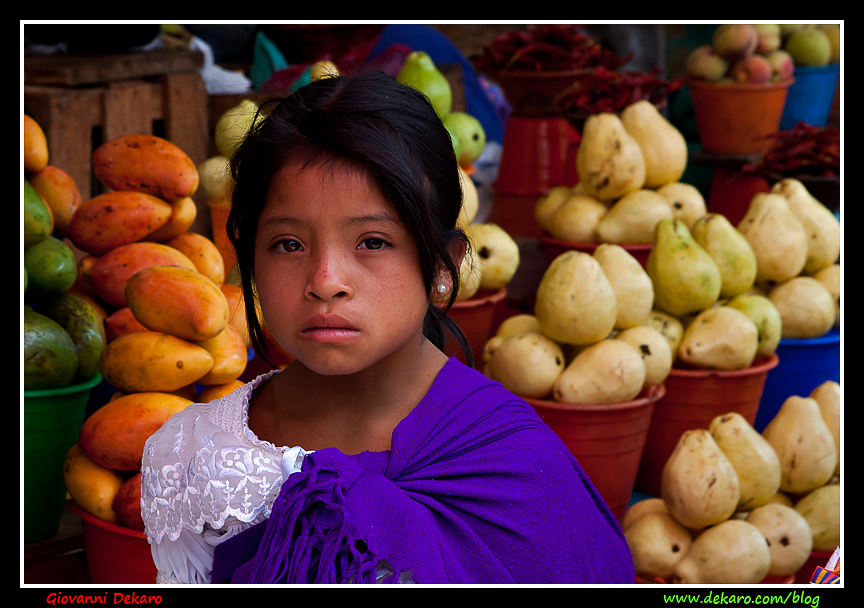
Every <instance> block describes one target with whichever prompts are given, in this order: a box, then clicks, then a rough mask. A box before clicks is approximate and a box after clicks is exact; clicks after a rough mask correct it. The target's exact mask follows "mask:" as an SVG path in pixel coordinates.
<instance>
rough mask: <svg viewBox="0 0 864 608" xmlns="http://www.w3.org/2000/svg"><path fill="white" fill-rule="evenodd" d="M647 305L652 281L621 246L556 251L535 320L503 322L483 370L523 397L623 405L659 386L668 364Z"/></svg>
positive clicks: (667, 346)
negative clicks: (588, 251)
mask: <svg viewBox="0 0 864 608" xmlns="http://www.w3.org/2000/svg"><path fill="white" fill-rule="evenodd" d="M653 303H654V289H653V286H652V284H651V279H650V277H649V276H648V274H647V272H646V271H645V269H644V268H643V267H642V265H641V264H640V263H639V262H638V261H637V260H636V258H634V257H633V256H632V255H631V254H630V253H629V252H628V251H627V250H625V249H624V248H623V247H621V246H620V245H616V244H613V243H604V244H601V245H600V246H598V247H597V249H596V250H595V251H594V253H593V254H588V253H583V252H580V251H572V250H571V251H567V252H565V253H562V254H561V255H559V256H558V257H557V258H555V259H554V260H553V261H552V263H551V264H550V265H549V267H548V268H547V270H546V271H545V273H544V275H543V277H542V280H541V282H540V285H539V286H538V290H537V296H536V301H535V308H534V314H533V315H517V316H514V317H510V318H508V319H505V320H504V322H502V323H501V325H500V326H499V328H498V330H497V332H496V335H494V336H493V337H492V338H490V339H489V341H488V342H487V343H486V348H485V353H484V372H485V373H486V374H487V375H488V376H489V377H490V378H493V379H495V380H498V381H499V382H501V383H502V384H503V385H505V386H506V387H507V388H509V389H510V390H511V391H513V392H514V393H516V394H518V395H522V396H524V397H531V398H538V399H542V398H549V397H551V398H552V399H554V400H556V401H559V402H566V403H581V404H586V403H588V404H605V403H620V402H625V401H629V400H631V399H633V398H635V397H636V396H637V395H639V393H640V392H642V391H643V390H645V389H646V388H647V387H648V386H657V385H660V384H662V383H663V381H664V380H665V379H666V376H667V375H668V373H669V370H670V368H671V365H672V351H671V347H670V344H669V342H668V340H667V338H666V337H665V336H664V335H663V334H662V333H661V331H660V330H659V329H657V328H656V327H655V326H654V325H653V323H652V316H653V315H652V306H653Z"/></svg>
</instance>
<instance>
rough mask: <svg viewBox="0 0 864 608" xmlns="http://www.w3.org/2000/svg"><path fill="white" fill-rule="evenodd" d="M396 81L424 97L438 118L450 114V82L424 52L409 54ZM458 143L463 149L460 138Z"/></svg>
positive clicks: (451, 102) (451, 99)
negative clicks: (427, 99)
mask: <svg viewBox="0 0 864 608" xmlns="http://www.w3.org/2000/svg"><path fill="white" fill-rule="evenodd" d="M396 79H397V80H399V81H400V82H403V83H405V84H407V85H409V86H412V87H414V88H415V89H417V90H418V91H420V92H421V93H423V94H424V95H426V97H428V98H429V101H430V102H431V103H432V106H433V107H434V108H435V111H436V112H437V113H438V116H439V117H440V118H442V119H443V118H444V117H446V116H447V115H448V114H450V110H451V108H452V106H453V89H452V87H451V86H450V81H448V80H447V77H446V76H444V74H442V73H441V71H440V70H439V69H438V68H437V67H436V65H435V62H434V61H432V58H431V57H430V56H429V54H428V53H426V52H425V51H413V52H411V53H410V54H409V55H408V57H407V58H406V59H405V62H404V63H403V64H402V67H401V68H400V69H399V72H398V73H397V74H396ZM460 143H461V145H462V146H463V147H464V145H465V142H461V137H460Z"/></svg>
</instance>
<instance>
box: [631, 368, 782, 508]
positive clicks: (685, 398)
mask: <svg viewBox="0 0 864 608" xmlns="http://www.w3.org/2000/svg"><path fill="white" fill-rule="evenodd" d="M778 362H779V357H778V356H777V355H776V354H772V355H771V356H770V357H768V358H767V359H763V360H761V361H757V362H756V363H754V364H753V365H751V366H750V367H748V368H747V369H742V370H730V371H724V370H691V369H677V368H673V369H672V370H671V371H670V372H669V375H668V376H667V377H666V381H665V383H664V384H665V386H666V394H665V395H664V396H663V398H662V399H659V400H658V401H657V404H656V405H655V407H654V416H653V417H652V418H651V428H650V429H649V431H648V438H647V440H646V442H645V449H644V452H643V454H642V462H641V463H640V465H639V475H638V477H637V479H636V489H637V490H639V491H640V492H643V493H645V494H648V495H650V496H660V494H661V492H660V488H661V483H660V479H661V475H662V473H663V467H664V466H665V465H666V461H667V460H668V459H669V456H671V455H672V451H673V450H674V449H675V446H676V445H677V443H678V440H679V439H680V438H681V435H682V434H683V433H684V431H687V430H690V429H699V428H701V429H705V428H708V425H709V424H710V423H711V421H712V420H713V419H714V418H715V417H716V416H720V415H722V414H726V413H729V412H738V413H739V414H741V415H742V416H743V417H744V418H745V419H746V420H747V421H748V422H749V423H750V424H754V423H755V421H756V413H757V411H758V410H759V402H760V400H761V398H762V392H763V390H764V388H765V380H766V378H767V376H768V372H769V371H770V370H772V369H774V368H775V367H776V366H777V364H778Z"/></svg>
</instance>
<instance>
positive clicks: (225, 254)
mask: <svg viewBox="0 0 864 608" xmlns="http://www.w3.org/2000/svg"><path fill="white" fill-rule="evenodd" d="M207 206H208V207H209V208H210V225H211V228H212V230H213V243H214V244H215V245H216V248H217V249H218V250H219V253H221V254H222V261H223V262H224V263H225V276H226V277H227V276H228V273H230V272H231V269H232V268H234V264H236V263H237V257H236V256H235V255H234V247H232V246H231V242H230V241H229V240H228V232H227V230H226V223H227V221H228V212H229V211H231V208H230V207H225V206H224V205H216V204H214V203H212V202H210V201H207Z"/></svg>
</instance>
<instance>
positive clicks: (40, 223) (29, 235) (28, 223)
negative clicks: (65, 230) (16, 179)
mask: <svg viewBox="0 0 864 608" xmlns="http://www.w3.org/2000/svg"><path fill="white" fill-rule="evenodd" d="M23 205H24V247H25V248H26V247H31V246H33V245H35V244H36V243H38V242H39V241H41V240H42V239H44V238H45V237H47V236H48V235H50V234H51V230H52V229H53V223H54V222H53V220H52V218H51V211H50V210H49V209H48V206H47V205H46V204H45V201H43V200H42V197H41V196H39V193H38V192H36V189H35V188H34V187H33V186H31V185H30V182H28V181H27V180H26V179H25V180H24V203H23Z"/></svg>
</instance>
